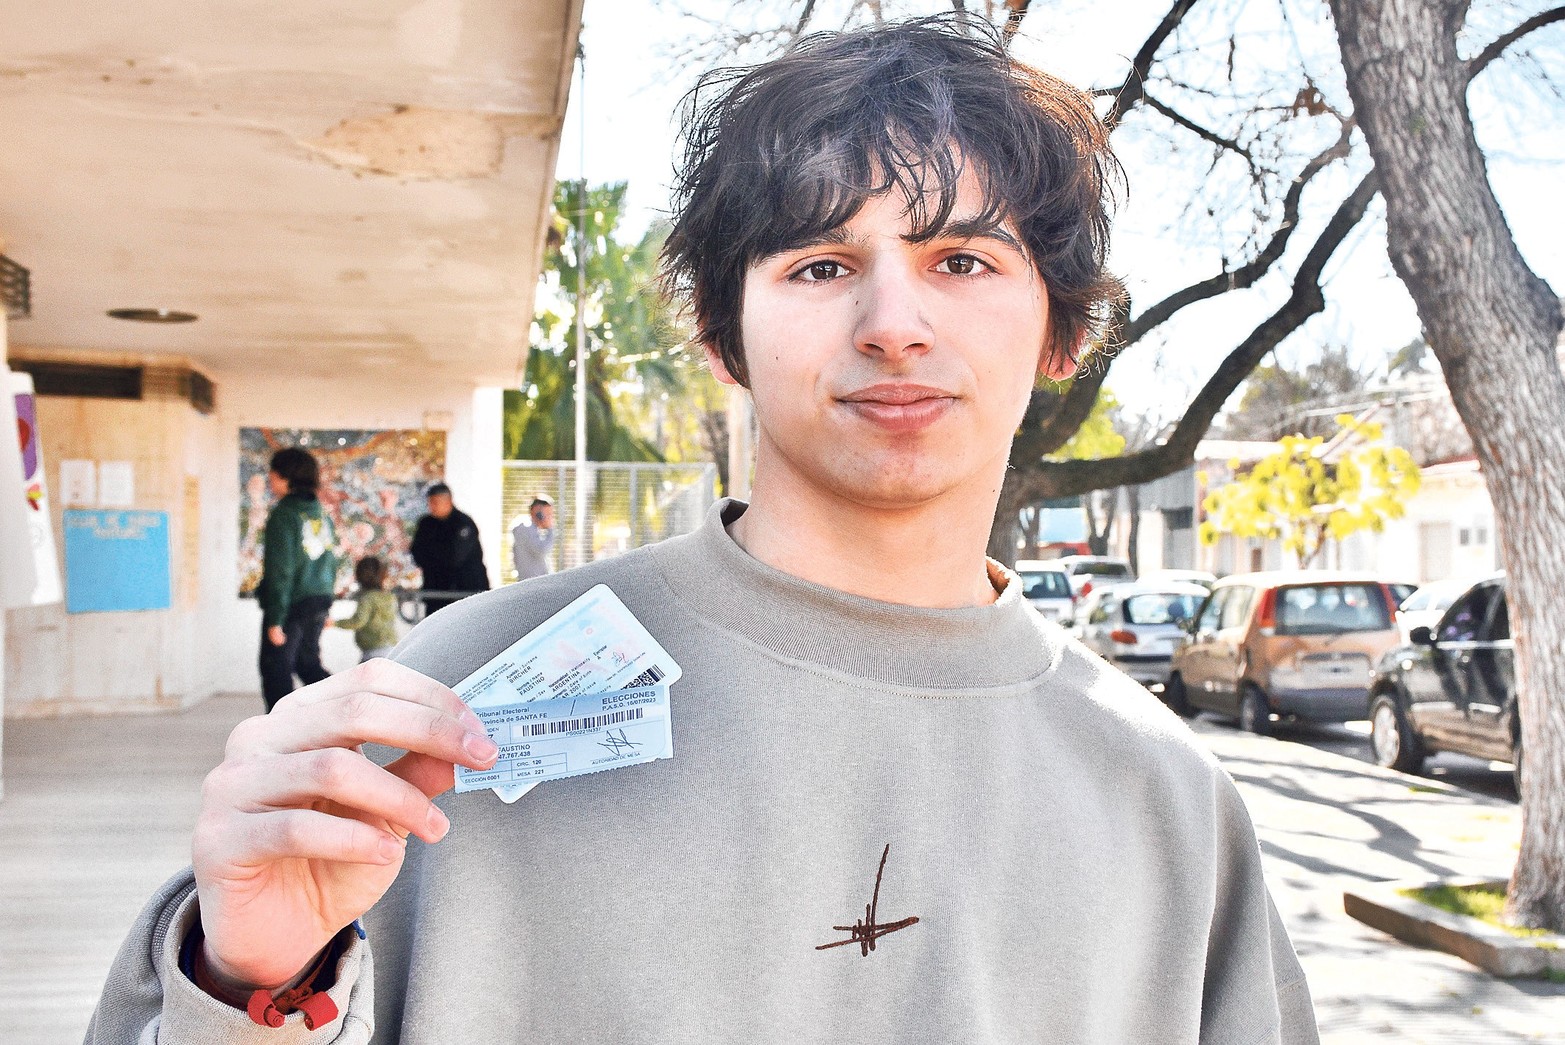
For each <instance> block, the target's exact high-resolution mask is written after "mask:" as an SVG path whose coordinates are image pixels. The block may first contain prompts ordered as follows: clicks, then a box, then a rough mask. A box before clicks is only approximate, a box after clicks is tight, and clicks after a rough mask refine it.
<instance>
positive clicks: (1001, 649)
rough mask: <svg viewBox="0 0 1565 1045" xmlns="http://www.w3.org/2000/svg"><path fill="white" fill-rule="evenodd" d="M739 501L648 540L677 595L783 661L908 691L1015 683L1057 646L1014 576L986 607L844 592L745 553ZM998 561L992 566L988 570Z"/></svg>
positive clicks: (1048, 661)
mask: <svg viewBox="0 0 1565 1045" xmlns="http://www.w3.org/2000/svg"><path fill="white" fill-rule="evenodd" d="M746 507H747V505H746V504H745V503H744V502H743V501H735V500H731V499H725V500H722V501H719V502H718V503H717V504H716V505H714V506H713V508H712V510H711V511H710V512H709V513H708V514H707V517H706V521H705V522H704V523H703V524H702V526H701V528H700V529H699V530H697V531H696V532H695V533H693V534H690V535H688V536H686V537H682V538H676V539H674V540H671V541H664V542H663V543H662V544H659V545H656V546H654V551H655V554H656V557H657V561H658V564H659V568H660V570H661V571H662V573H663V576H664V579H665V581H666V582H667V583H668V585H669V587H671V588H672V589H673V590H674V592H675V593H676V594H677V595H678V596H679V598H680V599H681V600H682V601H684V602H685V603H686V604H687V605H689V606H690V607H691V608H692V609H693V610H694V611H695V612H696V613H697V614H699V615H700V616H702V617H705V618H707V619H708V620H709V621H710V622H711V623H713V624H714V625H715V626H717V627H718V628H721V629H723V630H726V631H730V632H733V633H735V634H736V635H738V636H740V637H742V638H744V639H747V640H749V641H750V642H753V643H755V644H757V645H760V646H763V647H765V648H766V649H768V650H771V651H772V652H774V653H776V654H778V655H780V656H782V657H785V658H788V659H790V660H795V661H802V662H805V663H808V664H814V665H817V666H819V667H822V668H826V669H828V670H831V671H834V672H841V673H844V674H847V675H851V676H854V677H856V678H861V679H864V680H866V681H873V682H880V683H887V684H890V685H893V686H902V687H910V688H915V689H924V690H930V689H937V690H973V689H990V688H994V687H1005V686H1013V685H1017V684H1020V683H1025V682H1028V681H1030V680H1035V679H1036V678H1037V677H1038V676H1039V675H1042V674H1043V673H1045V672H1047V671H1048V670H1049V668H1050V667H1051V666H1052V665H1053V663H1054V661H1055V659H1056V658H1057V656H1058V655H1059V651H1060V647H1059V642H1058V640H1057V639H1056V638H1054V637H1051V635H1050V632H1049V631H1048V629H1045V628H1041V627H1040V626H1039V621H1038V620H1037V617H1036V615H1035V614H1034V613H1033V611H1032V609H1031V607H1029V606H1028V604H1027V602H1026V600H1025V599H1023V598H1022V585H1021V583H1020V581H1019V580H1017V579H1016V578H1015V576H1014V575H1010V574H1007V575H1006V576H1007V577H1008V579H1009V583H1008V584H1007V585H1006V587H1005V590H1004V591H1003V592H1001V593H1000V597H999V599H998V600H997V601H995V602H994V603H992V604H990V605H988V606H972V607H963V608H960V609H924V608H921V607H917V606H902V605H899V604H896V603H890V602H877V601H875V600H873V599H866V598H861V597H860V596H857V595H849V594H847V593H845V592H840V591H835V590H833V589H831V588H826V587H823V586H821V585H819V584H812V583H810V582H809V581H805V580H801V579H799V578H798V577H794V576H792V575H791V574H787V573H783V572H782V571H781V570H777V569H774V568H772V567H770V566H768V565H766V564H765V563H763V562H761V561H760V560H758V559H755V558H753V557H751V556H750V554H749V553H748V552H746V551H745V550H744V549H743V548H741V547H739V545H738V544H737V543H735V541H734V539H733V538H732V537H731V536H729V533H728V530H727V529H726V526H727V524H728V523H731V522H733V521H734V520H735V519H737V518H739V516H740V515H742V514H744V510H745V508H746ZM995 569H997V567H993V566H992V567H991V572H993V570H995Z"/></svg>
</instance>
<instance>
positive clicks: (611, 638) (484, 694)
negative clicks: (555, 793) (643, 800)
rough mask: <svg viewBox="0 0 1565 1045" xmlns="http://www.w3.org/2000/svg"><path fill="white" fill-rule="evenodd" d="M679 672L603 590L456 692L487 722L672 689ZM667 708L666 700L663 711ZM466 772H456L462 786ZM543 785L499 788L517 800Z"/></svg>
mask: <svg viewBox="0 0 1565 1045" xmlns="http://www.w3.org/2000/svg"><path fill="white" fill-rule="evenodd" d="M680 674H681V672H680V668H679V665H678V664H675V663H674V659H673V658H672V657H670V656H669V655H668V651H667V650H665V649H664V648H663V647H662V646H661V645H659V643H658V641H657V640H656V639H654V638H653V637H652V635H651V634H650V633H649V632H648V631H647V629H646V628H645V627H643V626H642V624H641V622H640V621H639V620H637V619H636V617H635V615H634V614H633V613H631V612H630V610H629V609H627V608H626V606H625V604H624V603H623V602H621V601H620V599H619V596H618V595H615V594H614V592H613V591H611V590H610V589H609V586H608V585H606V584H599V585H596V586H594V587H592V588H589V589H588V590H587V591H585V592H583V593H582V594H581V595H580V596H579V597H577V598H576V599H574V600H573V601H572V602H571V603H570V604H569V605H567V606H566V607H564V608H563V609H561V610H560V611H559V612H558V613H556V614H554V616H552V617H550V618H549V619H548V620H546V621H544V622H543V623H542V624H540V625H538V626H537V627H536V628H534V629H533V630H532V631H530V632H528V633H527V634H526V635H524V636H522V637H521V638H520V639H517V640H516V641H515V642H514V643H512V644H511V645H510V646H508V647H507V648H506V649H504V650H502V651H501V652H500V653H499V654H498V655H497V656H495V657H494V658H493V659H492V660H490V661H489V663H487V664H485V665H484V666H483V667H481V668H479V669H478V670H477V671H475V672H473V673H472V674H471V675H469V676H468V677H467V678H465V679H463V680H462V681H461V682H459V683H457V684H456V686H455V687H454V688H455V690H456V694H457V696H459V697H461V698H462V699H463V700H464V701H466V702H467V704H468V706H469V707H471V708H472V709H473V711H474V712H475V713H477V715H478V716H479V718H480V719H483V717H484V710H485V709H487V708H500V707H504V708H510V707H512V706H514V705H516V704H522V703H528V702H532V701H538V700H557V699H560V698H564V697H584V696H597V695H603V694H609V693H612V692H614V691H616V690H623V689H630V688H637V687H644V686H651V685H657V684H659V683H661V684H662V685H663V686H664V687H665V690H666V687H668V686H669V685H671V684H673V683H674V682H676V681H677V680H678V679H679V676H680ZM666 703H667V701H666V697H665V707H666ZM666 717H667V716H666V715H665V718H666ZM485 724H486V725H487V724H488V723H487V720H486V721H485ZM497 742H498V741H497ZM502 746H503V745H502ZM672 753H673V752H672V748H670V749H669V751H668V752H667V753H665V754H663V755H661V756H658V757H662V758H669V757H671V756H672ZM489 772H492V771H489ZM468 773H469V771H468V770H466V769H463V768H462V767H461V766H458V767H457V781H458V784H459V785H460V783H461V781H462V777H463V775H464V774H468ZM544 779H549V778H547V777H545V778H544ZM538 782H539V780H538V779H533V780H531V781H528V782H512V783H505V784H500V785H499V786H495V794H497V795H499V796H500V797H501V798H502V799H504V800H505V801H507V802H514V801H516V800H517V799H518V798H520V797H521V796H522V795H524V794H526V793H527V792H528V791H530V790H532V788H533V787H534V786H535V785H536V784H537V783H538ZM491 786H493V785H491ZM463 790H472V788H465V789H463Z"/></svg>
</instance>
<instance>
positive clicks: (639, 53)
mask: <svg viewBox="0 0 1565 1045" xmlns="http://www.w3.org/2000/svg"><path fill="white" fill-rule="evenodd" d="M1317 6H1323V5H1317ZM666 7H667V4H666V3H665V5H664V7H661V8H660V7H659V5H658V3H657V0H587V2H586V10H585V14H584V17H583V29H582V46H583V49H584V52H585V55H586V63H585V65H586V72H585V89H583V88H582V85H581V82H580V81H578V82H577V83H576V84H575V85H573V89H572V93H571V102H570V108H569V111H568V112H567V115H566V121H565V128H564V133H563V135H562V140H561V147H560V157H559V164H558V168H557V174H558V176H559V177H560V178H577V177H581V176H582V173H583V172H585V176H586V177H587V179H588V180H589V181H590V182H592V183H600V182H608V181H621V180H623V181H627V182H628V183H629V190H628V200H627V203H628V208H627V215H626V225H627V227H628V228H629V229H630V230H631V231H633V232H635V233H638V234H639V232H640V231H641V230H642V229H644V228H645V227H646V225H648V224H649V223H650V222H651V221H653V220H654V219H655V218H657V217H658V216H660V215H663V214H666V213H667V210H668V182H669V180H670V173H671V171H672V169H673V162H674V150H675V148H676V141H675V131H676V128H675V122H676V118H675V115H674V114H675V111H676V108H677V105H678V101H679V98H680V96H681V95H682V93H683V92H684V90H685V89H686V88H687V87H688V86H689V85H690V83H692V82H693V80H694V78H695V76H696V75H697V74H698V73H699V71H700V70H699V69H698V68H695V67H694V66H692V65H690V64H688V63H680V62H678V61H675V60H672V59H671V58H670V57H669V55H670V53H671V52H673V51H675V50H677V48H678V47H679V45H680V42H681V41H682V40H683V39H684V38H685V36H686V33H687V29H686V24H685V23H682V22H681V21H680V20H679V19H678V18H677V17H676V16H675V15H674V14H672V13H671V12H670V11H669V10H666V9H665V8H666ZM1517 7H1518V5H1517V4H1514V3H1507V2H1504V0H1496V2H1495V3H1491V4H1489V5H1488V7H1487V8H1486V7H1485V5H1484V3H1483V2H1482V0H1480V2H1479V3H1478V4H1476V5H1475V13H1474V15H1473V19H1472V20H1473V24H1474V33H1475V36H1476V38H1478V39H1481V40H1486V39H1488V38H1489V37H1490V36H1492V35H1494V31H1495V30H1490V28H1489V25H1488V24H1486V23H1485V19H1488V21H1489V22H1490V23H1492V24H1493V25H1494V26H1496V27H1503V26H1506V25H1509V24H1512V23H1513V22H1515V21H1519V20H1520V18H1521V17H1525V13H1526V12H1523V13H1522V14H1521V15H1517V14H1516V9H1517ZM1034 8H1035V11H1034V13H1033V14H1030V15H1029V16H1028V19H1027V21H1026V22H1025V23H1024V25H1023V29H1022V36H1023V39H1022V40H1021V41H1020V42H1018V44H1017V45H1016V47H1015V50H1016V53H1017V54H1018V56H1019V57H1021V58H1023V59H1024V60H1026V61H1028V62H1030V63H1032V64H1035V65H1037V66H1039V67H1040V68H1043V69H1046V70H1048V71H1050V72H1053V73H1055V74H1056V75H1059V76H1062V77H1064V78H1065V79H1067V80H1069V81H1071V82H1073V83H1077V84H1079V85H1082V86H1091V85H1096V84H1104V83H1108V82H1112V81H1114V80H1117V79H1118V78H1120V77H1122V76H1123V74H1124V69H1125V68H1126V65H1127V59H1126V58H1125V54H1127V53H1128V52H1130V51H1132V50H1133V49H1134V48H1135V47H1136V46H1137V45H1138V44H1139V42H1140V40H1141V39H1142V38H1143V37H1144V36H1145V35H1146V33H1147V32H1148V31H1149V29H1150V27H1151V26H1152V25H1154V24H1155V23H1156V20H1157V19H1158V18H1159V17H1161V15H1162V14H1163V13H1164V12H1165V11H1166V10H1167V0H1121V2H1119V3H1117V4H1116V5H1115V10H1116V18H1115V19H1114V20H1113V24H1112V25H1111V26H1107V27H1106V26H1105V25H1104V19H1102V17H1101V16H1099V17H1097V18H1094V19H1090V20H1085V19H1084V20H1082V21H1080V22H1079V23H1073V22H1071V21H1070V20H1069V19H1067V18H1064V17H1062V16H1060V15H1059V10H1060V8H1059V7H1058V6H1057V5H1050V4H1038V3H1035V4H1034ZM718 10H721V8H719V9H718ZM1306 29H1307V27H1306ZM1547 32H1549V33H1551V34H1553V35H1552V37H1551V38H1550V39H1549V41H1548V43H1549V46H1547V47H1545V48H1540V49H1539V55H1540V57H1541V58H1542V59H1543V60H1544V61H1545V62H1552V61H1554V60H1555V59H1557V58H1558V56H1559V55H1560V54H1561V52H1562V51H1565V28H1562V27H1555V28H1554V29H1551V30H1547ZM1555 43H1559V44H1560V45H1562V46H1554V44H1555ZM1551 69H1552V72H1553V73H1554V74H1555V75H1556V77H1557V79H1558V80H1559V81H1560V82H1561V83H1562V84H1565V67H1561V66H1558V65H1555V66H1552V67H1551ZM1485 79H1491V77H1490V76H1489V74H1488V73H1486V74H1485ZM1492 79H1493V80H1494V81H1495V82H1494V83H1492V84H1490V83H1486V82H1484V80H1480V83H1479V86H1478V87H1477V88H1475V91H1474V94H1473V98H1472V108H1473V112H1474V118H1475V122H1476V124H1477V126H1478V131H1479V137H1480V142H1481V143H1482V144H1483V145H1484V146H1485V148H1486V150H1488V162H1489V172H1490V178H1491V181H1492V183H1493V185H1494V187H1495V191H1496V194H1497V195H1498V197H1499V198H1500V202H1501V205H1502V207H1503V208H1504V209H1505V211H1506V214H1507V217H1508V219H1509V221H1510V224H1511V228H1512V231H1513V234H1514V235H1515V237H1516V239H1517V243H1518V246H1520V248H1521V250H1522V253H1523V256H1524V257H1525V258H1526V259H1527V261H1528V263H1529V264H1530V265H1531V266H1532V268H1533V270H1534V271H1535V272H1537V273H1538V274H1539V275H1540V276H1542V277H1543V278H1544V279H1545V280H1547V281H1548V282H1549V283H1550V284H1551V285H1552V286H1553V287H1554V288H1555V290H1556V292H1565V210H1562V208H1561V206H1560V203H1559V197H1560V191H1559V186H1560V185H1562V184H1565V135H1562V134H1561V133H1560V131H1561V124H1562V122H1565V116H1562V115H1561V113H1562V110H1565V102H1561V101H1560V100H1559V99H1557V98H1555V99H1553V100H1552V106H1553V108H1552V113H1553V115H1552V118H1544V119H1537V118H1535V117H1536V116H1537V114H1538V112H1539V107H1540V106H1544V105H1547V104H1549V100H1548V99H1547V98H1546V97H1545V96H1544V95H1543V93H1542V92H1539V91H1529V90H1527V89H1525V85H1524V86H1523V89H1520V90H1519V89H1518V88H1517V83H1518V78H1517V76H1516V75H1515V74H1512V73H1508V74H1505V75H1504V76H1499V77H1493V78H1492ZM584 131H585V133H583V132H584ZM1119 137H1120V136H1116V146H1118V145H1119V142H1118V138H1119ZM1147 147H1148V146H1146V145H1143V146H1140V148H1141V149H1142V153H1141V154H1140V155H1137V156H1134V157H1128V156H1127V167H1128V168H1130V169H1131V170H1132V172H1133V174H1132V180H1131V184H1130V186H1129V198H1128V200H1127V201H1126V202H1125V203H1124V204H1123V205H1122V208H1121V210H1120V213H1119V217H1118V220H1117V222H1116V231H1115V234H1114V239H1113V248H1112V250H1113V253H1112V257H1111V261H1110V264H1111V267H1112V268H1113V270H1114V271H1115V272H1116V273H1117V274H1119V275H1120V276H1121V277H1122V278H1124V279H1125V281H1126V283H1127V285H1128V286H1129V288H1130V290H1131V292H1132V295H1133V300H1134V301H1136V302H1138V303H1144V302H1149V301H1152V300H1156V299H1157V298H1158V297H1160V296H1162V294H1164V293H1167V292H1168V291H1170V290H1173V289H1175V288H1177V287H1178V286H1181V285H1183V284H1185V283H1188V282H1191V281H1193V280H1194V279H1197V278H1201V277H1203V276H1206V275H1208V274H1209V272H1208V271H1205V270H1203V271H1199V272H1192V271H1185V269H1186V268H1187V267H1188V266H1189V264H1190V261H1189V254H1188V252H1187V251H1182V250H1181V249H1179V248H1180V243H1179V242H1178V237H1179V235H1180V234H1179V233H1178V232H1177V231H1173V230H1171V229H1170V227H1169V223H1168V221H1167V220H1166V219H1162V218H1161V217H1160V215H1161V214H1163V213H1166V204H1167V200H1166V199H1164V198H1162V197H1160V195H1159V192H1158V189H1159V186H1158V185H1157V184H1155V173H1153V172H1155V171H1156V170H1157V165H1158V162H1159V159H1160V158H1159V157H1158V156H1156V155H1147V154H1146V153H1145V149H1146V148H1147ZM1138 179H1139V180H1138ZM1342 184H1343V185H1346V184H1347V183H1346V182H1343V183H1342ZM1321 198H1322V199H1323V200H1324V199H1326V198H1327V194H1325V193H1322V195H1321ZM1338 199H1340V195H1339V196H1336V197H1332V198H1331V199H1330V203H1329V204H1328V205H1329V206H1334V205H1335V203H1336V202H1337V200H1338ZM1160 207H1162V208H1164V210H1161V211H1160V210H1159V209H1158V208H1160ZM1382 214H1383V211H1382V209H1381V207H1380V206H1379V203H1378V201H1377V203H1376V204H1375V205H1374V207H1373V208H1372V211H1371V216H1370V218H1369V219H1367V220H1365V221H1364V222H1361V223H1360V225H1359V227H1358V228H1357V229H1355V230H1354V232H1353V234H1352V235H1351V236H1350V238H1349V239H1348V241H1347V242H1346V243H1345V244H1344V245H1343V246H1342V247H1341V248H1339V250H1338V251H1337V253H1336V254H1335V255H1334V257H1333V259H1332V262H1331V264H1330V265H1329V266H1328V268H1327V270H1326V277H1327V287H1326V298H1327V302H1328V304H1327V308H1326V311H1325V312H1324V313H1322V314H1321V315H1318V316H1316V317H1314V318H1313V319H1312V320H1310V321H1309V322H1308V323H1307V324H1305V326H1304V327H1303V328H1302V329H1301V330H1300V331H1297V332H1296V333H1295V334H1294V335H1293V336H1292V337H1290V338H1289V339H1288V340H1287V341H1285V342H1284V343H1283V345H1282V346H1281V347H1280V348H1279V350H1278V357H1279V359H1280V361H1282V362H1284V363H1286V364H1288V365H1290V366H1302V365H1303V364H1304V363H1306V362H1308V361H1309V360H1310V359H1311V358H1313V357H1314V355H1315V354H1317V353H1318V352H1319V351H1320V348H1321V346H1323V345H1346V346H1348V347H1349V350H1350V353H1351V354H1352V355H1353V356H1354V357H1355V358H1356V359H1358V360H1359V361H1360V362H1361V363H1377V362H1379V361H1380V360H1383V359H1384V357H1385V356H1386V355H1387V354H1388V353H1389V352H1390V351H1391V350H1394V349H1395V348H1397V347H1400V346H1401V345H1404V344H1406V343H1407V342H1408V341H1410V340H1411V339H1413V338H1414V337H1416V336H1417V335H1418V332H1419V322H1418V317H1417V313H1416V311H1415V310H1414V307H1413V304H1412V301H1411V299H1410V298H1409V297H1408V295H1407V293H1406V291H1405V290H1404V289H1403V288H1402V285H1401V283H1400V282H1399V281H1398V280H1397V279H1396V277H1395V275H1394V274H1393V273H1392V271H1391V266H1390V262H1389V260H1388V259H1387V256H1386V247H1385V225H1384V221H1383V220H1382V217H1381V215H1382ZM1321 220H1323V219H1321ZM1304 232H1305V230H1303V229H1301V236H1300V237H1297V238H1298V239H1299V240H1300V244H1299V245H1300V248H1301V249H1300V250H1298V251H1293V252H1291V253H1290V255H1289V257H1288V259H1287V260H1288V261H1290V262H1292V261H1296V260H1297V257H1298V256H1299V253H1301V251H1302V248H1303V246H1305V245H1307V243H1308V242H1309V240H1310V239H1312V238H1313V231H1311V232H1310V233H1309V236H1308V237H1307V238H1306V237H1305V235H1304ZM1291 271H1292V269H1291V265H1290V266H1289V269H1288V275H1289V276H1290V277H1291ZM1283 289H1284V283H1283V282H1282V279H1281V278H1280V277H1279V278H1278V279H1275V280H1274V281H1273V285H1272V286H1271V293H1270V295H1269V297H1268V296H1267V295H1266V294H1265V293H1264V292H1263V293H1257V292H1255V291H1252V292H1248V293H1246V294H1243V295H1235V294H1227V295H1222V296H1221V297H1220V298H1218V299H1216V300H1215V301H1213V302H1210V303H1207V304H1204V305H1200V306H1196V307H1193V308H1191V309H1187V310H1186V312H1185V313H1184V314H1182V316H1181V317H1180V319H1179V320H1177V321H1176V322H1175V323H1173V324H1169V325H1168V327H1167V333H1166V335H1165V336H1163V337H1160V338H1158V339H1157V343H1156V344H1149V343H1148V342H1147V341H1144V342H1143V343H1141V344H1139V345H1137V346H1135V347H1133V348H1131V349H1129V350H1127V352H1126V353H1124V354H1123V356H1122V357H1121V358H1120V359H1119V360H1117V361H1116V363H1115V364H1114V366H1113V368H1112V369H1111V370H1110V374H1109V379H1108V382H1107V384H1108V387H1109V388H1110V389H1111V390H1112V391H1113V392H1114V393H1115V394H1116V396H1118V398H1119V399H1120V401H1121V402H1122V403H1123V404H1124V406H1125V407H1126V409H1127V411H1128V412H1129V413H1130V414H1132V415H1144V414H1151V415H1153V416H1156V417H1158V418H1160V419H1163V420H1172V419H1174V418H1177V417H1178V415H1179V413H1180V412H1181V411H1182V409H1183V406H1184V403H1185V401H1186V400H1188V398H1189V396H1190V395H1191V394H1193V392H1194V391H1195V390H1196V389H1198V388H1199V387H1200V385H1201V384H1202V383H1203V382H1204V381H1205V380H1206V378H1207V376H1208V375H1209V374H1210V373H1211V371H1212V370H1213V369H1214V368H1215V367H1216V365H1217V363H1218V362H1219V361H1220V360H1221V358H1222V357H1223V355H1224V354H1225V353H1226V352H1227V351H1228V350H1230V349H1231V348H1232V347H1233V346H1234V345H1235V344H1237V342H1238V341H1239V339H1241V338H1242V337H1243V336H1244V334H1245V333H1246V332H1247V331H1248V330H1249V329H1250V327H1251V326H1253V324H1254V323H1255V322H1257V321H1259V319H1260V318H1262V317H1263V316H1264V315H1265V314H1266V313H1267V312H1269V311H1270V309H1271V308H1274V307H1275V306H1276V304H1277V303H1278V302H1279V301H1280V300H1281V297H1282V296H1283V294H1282V293H1279V290H1283ZM1284 292H1285V291H1284ZM1236 299H1241V300H1236ZM1150 340H1152V339H1148V341H1150ZM1230 405H1232V402H1231V404H1230Z"/></svg>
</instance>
